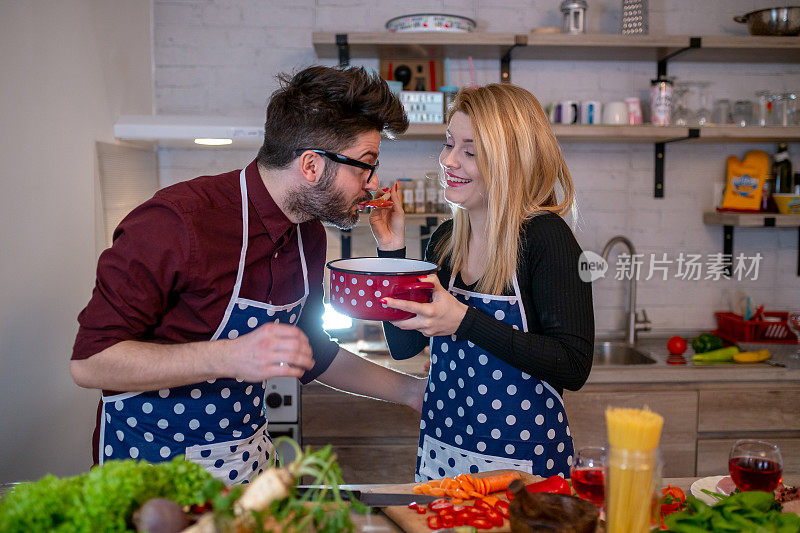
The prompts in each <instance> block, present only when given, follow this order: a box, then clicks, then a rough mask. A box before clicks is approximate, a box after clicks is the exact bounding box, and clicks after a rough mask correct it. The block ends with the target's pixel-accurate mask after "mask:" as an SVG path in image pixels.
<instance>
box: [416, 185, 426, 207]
mask: <svg viewBox="0 0 800 533" xmlns="http://www.w3.org/2000/svg"><path fill="white" fill-rule="evenodd" d="M414 212H415V213H424V212H425V181H424V180H414Z"/></svg>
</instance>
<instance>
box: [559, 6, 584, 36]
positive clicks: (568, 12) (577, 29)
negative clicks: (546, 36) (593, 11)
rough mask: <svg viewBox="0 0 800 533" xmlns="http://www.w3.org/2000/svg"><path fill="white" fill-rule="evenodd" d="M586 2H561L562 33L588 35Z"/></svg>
mask: <svg viewBox="0 0 800 533" xmlns="http://www.w3.org/2000/svg"><path fill="white" fill-rule="evenodd" d="M586 8H587V4H586V1H585V0H564V1H563V2H561V15H562V20H561V33H569V34H571V35H576V34H579V33H586Z"/></svg>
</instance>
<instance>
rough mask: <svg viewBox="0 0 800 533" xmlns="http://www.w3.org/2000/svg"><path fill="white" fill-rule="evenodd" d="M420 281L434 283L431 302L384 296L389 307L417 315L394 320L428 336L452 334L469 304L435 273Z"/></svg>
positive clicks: (401, 327)
mask: <svg viewBox="0 0 800 533" xmlns="http://www.w3.org/2000/svg"><path fill="white" fill-rule="evenodd" d="M419 280H420V281H427V282H430V283H433V298H432V300H431V303H427V304H424V303H419V302H412V301H409V300H398V299H396V298H383V299H382V301H385V303H386V305H387V306H388V307H392V308H394V309H400V310H401V311H408V312H409V313H415V314H416V315H417V316H415V317H412V318H407V319H405V320H397V321H394V322H392V324H393V325H395V326H397V327H398V328H400V329H415V330H417V331H419V332H421V333H422V334H423V335H425V336H426V337H437V336H440V335H452V334H453V333H455V332H456V330H457V329H458V326H460V325H461V321H462V320H464V315H466V314H467V306H466V305H464V304H462V303H461V302H459V301H458V300H456V298H455V296H453V295H452V294H450V293H449V292H447V290H446V289H445V288H444V287H442V284H441V283H439V278H438V276H436V275H435V274H428V275H427V276H425V277H424V278H419Z"/></svg>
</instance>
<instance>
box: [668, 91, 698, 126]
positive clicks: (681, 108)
mask: <svg viewBox="0 0 800 533" xmlns="http://www.w3.org/2000/svg"><path fill="white" fill-rule="evenodd" d="M688 94H689V85H688V84H686V83H679V84H677V85H676V86H675V91H674V92H673V95H674V96H675V109H674V111H673V112H672V123H673V124H674V125H675V126H688V125H690V124H692V123H694V121H695V116H694V113H692V112H691V111H690V110H689V108H688V107H687V105H686V98H687V96H688Z"/></svg>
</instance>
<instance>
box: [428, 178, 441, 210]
mask: <svg viewBox="0 0 800 533" xmlns="http://www.w3.org/2000/svg"><path fill="white" fill-rule="evenodd" d="M426 181H427V186H426V187H425V212H426V213H438V212H439V202H438V201H437V196H438V194H439V189H441V187H440V186H439V183H438V181H437V180H436V179H431V178H427V180H426Z"/></svg>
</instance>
